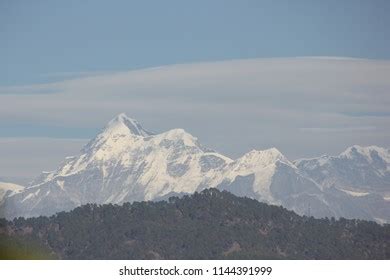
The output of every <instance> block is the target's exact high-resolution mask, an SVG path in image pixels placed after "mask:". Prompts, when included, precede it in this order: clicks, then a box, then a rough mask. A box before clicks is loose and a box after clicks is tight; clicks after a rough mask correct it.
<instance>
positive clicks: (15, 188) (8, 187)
mask: <svg viewBox="0 0 390 280" xmlns="http://www.w3.org/2000/svg"><path fill="white" fill-rule="evenodd" d="M23 189H24V187H23V186H20V185H17V184H12V183H6V182H0V203H1V202H2V201H3V199H4V198H5V197H7V196H9V195H11V194H15V193H18V192H20V191H22V190H23Z"/></svg>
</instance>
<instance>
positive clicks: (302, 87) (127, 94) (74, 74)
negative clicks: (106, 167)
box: [0, 0, 390, 180]
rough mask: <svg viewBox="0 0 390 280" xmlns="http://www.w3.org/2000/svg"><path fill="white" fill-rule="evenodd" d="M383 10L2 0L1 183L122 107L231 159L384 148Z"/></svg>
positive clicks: (71, 145) (389, 128)
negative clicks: (272, 152) (276, 152)
mask: <svg viewBox="0 0 390 280" xmlns="http://www.w3.org/2000/svg"><path fill="white" fill-rule="evenodd" d="M389 14H390V1H387V0H371V1H370V0H365V1H364V0H344V1H342V0H338V1H336V0H327V1H320V0H318V1H315V0H301V1H299V0H296V1H287V0H279V1H276V0H272V1H271V0H270V1H261V0H258V1H247V0H240V1H239V0H237V1H229V0H225V1H221V0H215V1H211V0H208V1H204V0H197V1H184V0H181V1H179V0H171V1H169V0H167V1H148V0H143V1H108V0H107V1H72V0H69V1H54V0H52V1H17V0H15V1H6V0H3V1H2V0H0V178H9V177H16V178H24V177H28V178H31V177H35V176H36V175H38V173H39V172H40V171H42V170H47V169H53V168H55V167H56V166H57V164H58V163H59V162H60V161H61V160H62V159H63V157H64V156H67V155H72V154H77V153H78V151H79V150H80V148H81V147H82V145H83V144H85V143H86V141H87V140H88V139H89V138H91V137H93V136H94V135H95V134H96V133H97V132H98V131H99V129H101V128H102V127H103V126H104V125H105V124H106V123H107V122H108V121H109V120H110V119H111V118H113V117H114V116H115V115H117V114H119V113H121V112H125V113H126V114H127V115H128V116H130V117H133V118H135V119H137V120H139V122H140V123H141V124H143V125H144V127H145V128H146V129H148V130H150V131H154V132H162V131H165V130H168V129H172V128H177V127H180V128H184V129H186V130H187V131H189V132H190V133H192V134H193V135H194V136H197V137H198V138H199V140H200V142H201V143H203V144H204V145H205V146H208V147H210V148H214V149H216V150H218V151H220V152H222V153H224V154H226V155H228V156H231V157H233V158H236V157H238V156H240V155H242V154H243V153H245V152H248V151H249V150H250V149H266V148H270V147H277V148H278V149H280V150H281V151H282V152H283V153H284V154H286V155H287V156H288V157H289V158H290V159H295V158H298V157H310V156H318V155H321V154H324V153H328V154H337V153H339V152H341V151H342V150H344V149H345V148H346V147H348V146H351V145H354V144H360V145H379V146H384V147H389V146H390V110H389V108H390V94H389V92H390V79H389V77H390V17H389V16H388V15H389ZM309 57H311V58H309ZM320 57H321V58H320ZM349 58H355V59H349ZM177 64H180V65H177ZM161 66H163V67H161ZM0 180H1V179H0Z"/></svg>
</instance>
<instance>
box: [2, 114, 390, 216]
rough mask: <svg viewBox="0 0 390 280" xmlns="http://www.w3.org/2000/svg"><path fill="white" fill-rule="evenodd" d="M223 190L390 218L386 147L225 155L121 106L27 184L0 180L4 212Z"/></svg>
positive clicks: (315, 212) (293, 206)
mask: <svg viewBox="0 0 390 280" xmlns="http://www.w3.org/2000/svg"><path fill="white" fill-rule="evenodd" d="M207 188H217V189H219V190H227V191H229V192H231V193H233V194H235V195H237V196H246V197H249V198H254V199H257V200H259V201H261V202H266V203H268V204H273V205H281V206H283V207H285V208H287V209H289V210H293V211H295V212H296V213H298V214H300V215H307V216H314V217H317V218H321V217H336V218H338V217H345V218H358V219H366V220H375V221H377V222H379V223H389V222H390V151H389V150H388V149H384V148H381V147H376V146H370V147H360V146H352V147H350V148H348V149H347V150H346V151H344V152H342V153H341V154H340V155H338V156H322V157H318V158H312V159H299V160H296V161H293V162H292V161H290V160H288V159H287V158H286V157H285V156H284V155H283V154H282V153H281V152H280V151H278V150H277V149H276V148H271V149H268V150H263V151H257V150H253V151H250V152H248V153H246V154H244V155H243V156H242V157H240V158H238V159H231V158H229V157H226V156H224V155H222V154H220V153H218V152H216V151H214V150H211V149H208V148H206V147H204V146H202V145H201V144H200V143H199V141H198V139H197V138H196V137H194V136H192V135H191V134H189V133H187V132H186V131H184V130H183V129H173V130H169V131H167V132H163V133H159V134H154V133H152V132H149V131H148V130H145V129H144V128H143V127H142V126H141V125H140V124H139V123H138V122H137V121H136V120H134V119H131V118H128V117H127V116H126V115H125V114H120V115H118V116H117V117H116V118H114V119H113V120H111V121H110V122H109V123H108V125H107V126H106V127H105V128H104V129H103V130H102V131H101V132H100V133H99V134H98V135H97V136H96V137H95V138H94V139H92V140H91V141H90V142H89V143H88V144H87V145H86V146H85V147H84V148H83V149H82V151H81V153H80V154H79V155H77V156H73V157H67V158H66V159H65V160H64V161H63V162H62V163H61V164H60V165H59V167H58V168H57V169H56V170H54V171H51V172H44V173H42V174H41V175H40V176H38V177H37V178H36V179H35V180H33V181H32V182H31V183H30V184H29V185H28V186H26V187H25V188H21V187H14V188H9V187H8V189H7V186H6V185H5V184H0V190H1V189H2V190H6V191H0V195H1V196H0V213H1V216H3V217H6V218H14V217H18V216H24V217H33V216H39V215H52V214H54V213H56V212H59V211H64V210H65V211H67V210H72V209H74V208H76V207H78V206H80V205H84V204H88V203H97V204H109V203H112V204H123V203H125V202H133V201H144V200H165V199H167V198H169V197H171V196H182V195H184V194H190V193H194V192H199V191H202V190H204V189H207Z"/></svg>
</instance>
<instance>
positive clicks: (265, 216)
mask: <svg viewBox="0 0 390 280" xmlns="http://www.w3.org/2000/svg"><path fill="white" fill-rule="evenodd" d="M0 252H1V253H0V258H2V259H19V258H22V259H23V258H24V259H26V258H43V259H49V258H54V259H390V225H384V226H381V225H379V224H376V223H375V222H369V221H359V220H346V219H343V218H341V219H338V220H335V219H314V218H312V217H301V216H298V215H297V214H295V213H294V212H292V211H288V210H286V209H284V208H282V207H278V206H270V205H267V204H264V203H260V202H258V201H256V200H253V199H249V198H241V197H236V196H234V195H232V194H231V193H228V192H225V191H224V192H220V191H218V190H216V189H208V190H204V191H202V192H201V193H195V194H193V195H191V196H184V197H182V198H177V197H171V198H169V200H168V201H159V202H134V203H125V204H123V205H121V206H119V205H111V204H108V205H95V204H88V205H84V206H81V207H78V208H76V209H74V210H73V211H70V212H61V213H58V214H56V215H54V216H51V217H38V218H29V219H24V218H17V219H14V220H13V221H7V220H4V219H2V220H0Z"/></svg>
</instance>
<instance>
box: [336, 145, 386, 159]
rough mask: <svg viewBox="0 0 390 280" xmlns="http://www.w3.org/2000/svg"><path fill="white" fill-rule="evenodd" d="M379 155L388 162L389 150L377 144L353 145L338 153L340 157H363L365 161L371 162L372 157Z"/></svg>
mask: <svg viewBox="0 0 390 280" xmlns="http://www.w3.org/2000/svg"><path fill="white" fill-rule="evenodd" d="M377 156H379V157H381V158H382V159H383V160H384V161H385V162H387V163H390V150H388V149H385V148H382V147H378V146H367V147H363V146H359V145H354V146H351V147H349V148H347V149H346V150H345V151H344V152H342V153H341V154H340V157H343V158H347V159H354V158H357V157H364V158H366V159H367V161H369V162H372V161H373V160H374V157H377Z"/></svg>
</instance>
